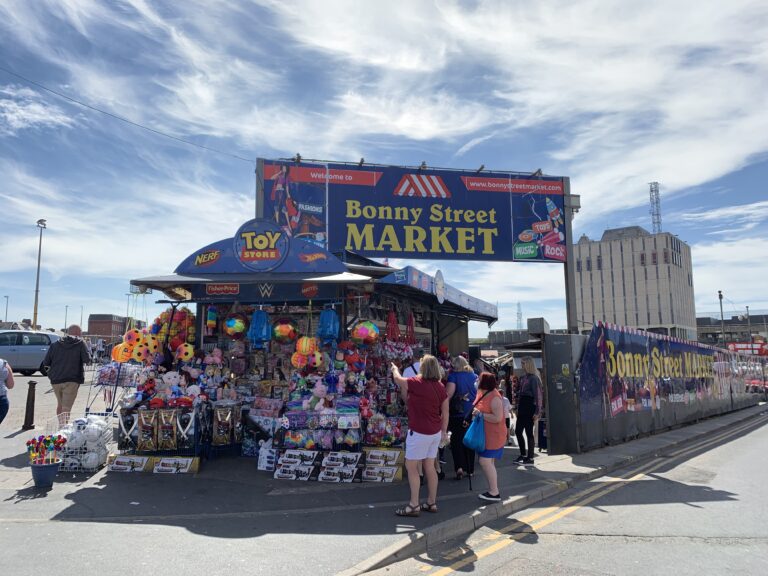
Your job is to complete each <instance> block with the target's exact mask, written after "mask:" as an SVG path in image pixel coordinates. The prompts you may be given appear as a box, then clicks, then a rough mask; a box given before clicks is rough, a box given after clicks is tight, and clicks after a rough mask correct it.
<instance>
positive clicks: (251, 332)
mask: <svg viewBox="0 0 768 576" xmlns="http://www.w3.org/2000/svg"><path fill="white" fill-rule="evenodd" d="M271 339H272V327H271V326H270V325H269V315H268V314H267V313H266V312H265V311H264V310H261V309H259V310H254V312H253V316H251V327H250V328H248V340H250V341H251V344H253V347H254V348H264V344H265V343H267V342H269V341H270V340H271Z"/></svg>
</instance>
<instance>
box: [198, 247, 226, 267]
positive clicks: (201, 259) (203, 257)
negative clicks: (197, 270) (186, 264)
mask: <svg viewBox="0 0 768 576" xmlns="http://www.w3.org/2000/svg"><path fill="white" fill-rule="evenodd" d="M219 258H221V250H206V251H205V252H200V253H199V254H197V255H196V256H195V266H208V265H210V264H213V263H214V262H216V261H217V260H218V259H219Z"/></svg>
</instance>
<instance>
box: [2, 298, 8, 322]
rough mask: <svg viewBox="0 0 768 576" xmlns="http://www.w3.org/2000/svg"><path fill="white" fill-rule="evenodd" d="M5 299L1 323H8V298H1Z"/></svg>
mask: <svg viewBox="0 0 768 576" xmlns="http://www.w3.org/2000/svg"><path fill="white" fill-rule="evenodd" d="M3 298H5V320H3V322H8V296H3Z"/></svg>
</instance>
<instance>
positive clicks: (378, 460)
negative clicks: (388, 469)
mask: <svg viewBox="0 0 768 576" xmlns="http://www.w3.org/2000/svg"><path fill="white" fill-rule="evenodd" d="M363 452H364V453H365V465H366V466H399V465H400V464H402V463H403V450H402V449H401V448H387V449H380V448H371V447H367V446H366V447H364V448H363Z"/></svg>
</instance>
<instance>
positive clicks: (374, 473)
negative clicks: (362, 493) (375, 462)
mask: <svg viewBox="0 0 768 576" xmlns="http://www.w3.org/2000/svg"><path fill="white" fill-rule="evenodd" d="M402 479H403V469H402V467H400V466H366V467H365V468H364V469H363V482H394V481H395V480H398V481H399V480H402Z"/></svg>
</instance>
